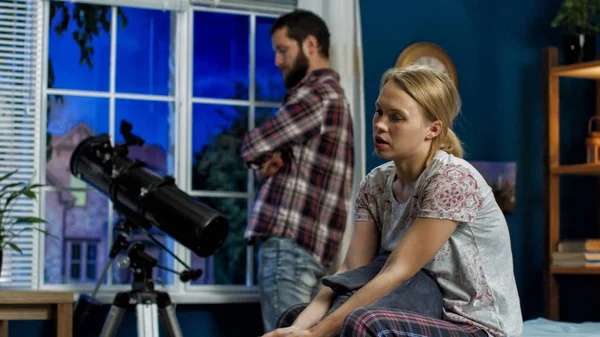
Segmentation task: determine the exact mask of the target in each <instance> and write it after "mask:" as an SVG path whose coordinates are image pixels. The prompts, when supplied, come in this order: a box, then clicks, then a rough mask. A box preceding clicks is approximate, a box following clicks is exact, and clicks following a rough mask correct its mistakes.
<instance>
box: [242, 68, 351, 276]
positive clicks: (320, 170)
mask: <svg viewBox="0 0 600 337" xmlns="http://www.w3.org/2000/svg"><path fill="white" fill-rule="evenodd" d="M277 151H281V152H282V157H284V158H288V160H287V162H286V164H285V165H284V167H283V168H281V169H280V170H279V172H278V173H276V174H275V175H273V176H271V177H269V178H267V179H266V180H265V181H264V182H263V184H262V185H261V186H260V188H259V189H258V191H257V195H256V199H255V203H254V207H253V209H252V212H251V214H250V218H249V220H248V229H247V231H246V234H245V236H246V238H248V239H250V238H252V237H270V236H283V237H287V238H290V239H291V240H294V241H295V242H296V243H297V244H299V245H300V246H302V247H305V248H306V249H307V250H308V251H309V252H311V254H312V255H313V256H314V257H315V258H316V259H317V260H318V261H319V262H321V263H322V264H323V265H324V266H325V267H328V266H329V264H330V263H331V261H332V260H333V259H334V258H335V255H336V254H337V251H338V246H339V243H340V241H341V239H342V236H343V234H344V229H345V227H346V215H347V213H348V204H349V202H350V198H351V196H352V178H353V173H352V170H353V164H354V146H353V135H352V117H351V115H350V107H349V104H348V101H347V100H346V97H345V96H344V92H343V90H342V88H341V86H340V83H339V75H338V74H337V73H336V72H335V71H333V70H331V69H318V70H315V71H313V72H311V73H310V74H309V75H308V76H306V77H305V78H304V79H303V80H302V81H301V82H300V83H298V85H296V86H295V87H294V88H292V89H291V90H290V91H289V92H288V95H287V97H286V100H285V102H284V105H283V106H282V107H281V108H280V109H279V111H278V112H277V114H276V115H275V117H274V118H272V119H271V120H269V121H268V122H266V123H264V124H263V125H261V126H260V127H257V128H256V129H254V130H252V131H251V132H249V133H248V134H247V135H246V137H245V138H244V141H243V143H242V147H241V156H242V158H243V159H244V160H245V161H246V163H259V164H260V163H263V162H264V161H265V159H267V158H269V157H270V155H271V154H272V153H274V152H277Z"/></svg>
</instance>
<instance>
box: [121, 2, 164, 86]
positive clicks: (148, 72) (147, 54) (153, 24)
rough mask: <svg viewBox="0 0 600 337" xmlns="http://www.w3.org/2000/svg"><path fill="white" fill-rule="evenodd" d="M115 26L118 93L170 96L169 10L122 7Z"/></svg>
mask: <svg viewBox="0 0 600 337" xmlns="http://www.w3.org/2000/svg"><path fill="white" fill-rule="evenodd" d="M122 10H123V15H124V16H125V18H126V22H127V24H126V25H125V26H123V22H124V20H123V18H121V17H120V18H119V25H118V29H117V76H116V90H117V92H128V93H136V94H150V95H169V75H170V72H169V63H170V59H169V57H170V53H169V49H170V40H171V30H170V28H171V12H169V11H160V10H152V9H141V8H128V7H125V8H122Z"/></svg>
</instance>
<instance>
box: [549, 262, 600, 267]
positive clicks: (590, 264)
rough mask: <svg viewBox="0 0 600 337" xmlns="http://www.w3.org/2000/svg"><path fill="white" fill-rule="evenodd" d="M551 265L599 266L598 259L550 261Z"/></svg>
mask: <svg viewBox="0 0 600 337" xmlns="http://www.w3.org/2000/svg"><path fill="white" fill-rule="evenodd" d="M552 266H553V267H586V268H600V260H596V261H586V260H580V261H576V260H564V261H560V260H559V261H552Z"/></svg>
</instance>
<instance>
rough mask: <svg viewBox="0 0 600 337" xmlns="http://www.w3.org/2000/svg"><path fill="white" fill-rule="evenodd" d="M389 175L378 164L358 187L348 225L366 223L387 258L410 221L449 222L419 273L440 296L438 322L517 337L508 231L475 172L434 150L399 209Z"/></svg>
mask: <svg viewBox="0 0 600 337" xmlns="http://www.w3.org/2000/svg"><path fill="white" fill-rule="evenodd" d="M395 170H396V169H395V166H394V163H393V162H389V163H386V164H383V165H381V166H378V167H376V168H375V169H373V170H372V171H371V172H370V173H369V174H368V175H367V176H366V177H365V179H364V180H363V181H362V182H361V185H360V191H359V194H358V196H357V200H356V208H355V221H357V222H359V221H373V222H374V223H375V224H376V226H377V228H378V229H379V231H380V232H381V249H382V250H383V251H384V252H388V253H390V252H392V251H393V250H394V248H395V247H396V245H397V244H398V241H399V240H400V238H401V237H402V236H403V235H404V233H405V231H406V230H407V229H408V228H409V227H410V226H411V225H412V223H413V222H414V220H415V219H416V218H418V217H423V218H436V219H447V220H453V221H456V222H457V223H458V226H457V228H456V230H455V231H454V233H453V234H452V236H451V237H450V239H449V240H448V241H447V242H446V243H445V244H444V246H443V247H442V248H441V249H440V250H439V251H438V252H437V254H436V255H435V257H434V258H433V259H432V260H431V261H430V262H429V263H428V264H426V265H425V267H424V268H423V269H424V270H425V271H427V272H428V273H429V274H431V275H432V276H433V277H434V278H435V279H436V281H437V283H438V285H439V286H440V288H441V290H442V295H443V297H444V319H445V320H448V321H451V322H455V323H460V324H465V323H466V324H471V325H475V326H478V327H480V328H482V329H484V330H486V331H487V332H488V333H489V334H490V335H492V336H506V337H518V336H521V334H522V328H523V319H522V316H521V307H520V302H519V294H518V292H517V287H516V283H515V279H514V272H513V257H512V251H511V242H510V236H509V232H508V226H507V223H506V220H505V218H504V214H503V213H502V211H501V210H500V207H499V206H498V204H497V203H496V200H495V198H494V194H493V192H492V189H491V188H490V187H489V186H488V184H487V183H486V182H485V180H484V179H483V177H482V176H481V174H479V172H478V171H477V170H476V169H475V168H474V167H473V166H472V165H471V164H469V163H468V162H466V161H465V160H463V159H460V158H457V157H454V156H452V155H450V154H448V153H446V152H444V151H438V152H437V153H436V155H435V157H434V158H433V160H432V162H431V165H430V166H429V167H428V168H427V169H425V171H423V173H422V174H421V176H420V177H419V178H418V180H417V182H416V184H415V188H414V190H413V192H412V194H411V196H410V197H409V198H408V200H407V201H406V203H404V204H399V203H398V202H397V201H396V199H395V198H394V195H393V192H392V182H393V181H394V179H395V177H396V171H395Z"/></svg>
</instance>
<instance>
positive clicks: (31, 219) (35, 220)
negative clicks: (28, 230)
mask: <svg viewBox="0 0 600 337" xmlns="http://www.w3.org/2000/svg"><path fill="white" fill-rule="evenodd" d="M15 223H47V222H46V220H44V219H41V218H36V217H34V216H26V217H20V218H17V219H16V221H15Z"/></svg>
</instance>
